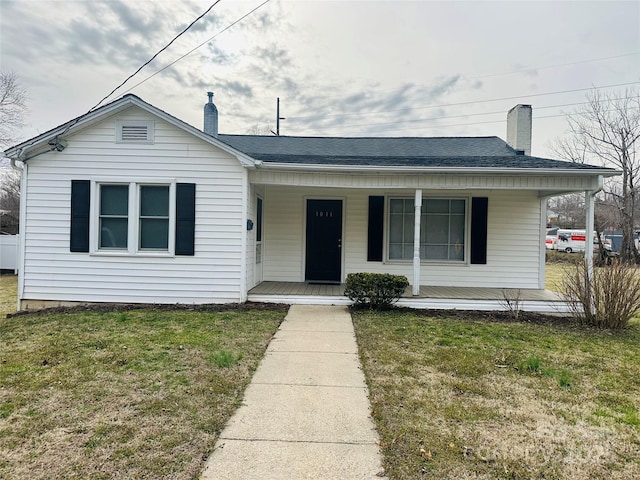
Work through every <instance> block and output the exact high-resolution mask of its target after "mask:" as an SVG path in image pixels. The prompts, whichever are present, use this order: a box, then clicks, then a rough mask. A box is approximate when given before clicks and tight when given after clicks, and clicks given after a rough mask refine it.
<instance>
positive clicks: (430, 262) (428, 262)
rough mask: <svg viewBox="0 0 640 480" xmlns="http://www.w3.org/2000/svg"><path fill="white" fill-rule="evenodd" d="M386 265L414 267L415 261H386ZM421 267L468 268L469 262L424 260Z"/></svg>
mask: <svg viewBox="0 0 640 480" xmlns="http://www.w3.org/2000/svg"><path fill="white" fill-rule="evenodd" d="M383 264H384V265H413V260H386V261H384V262H383ZM420 265H421V266H423V265H428V266H433V265H437V266H443V267H468V266H469V265H470V264H469V262H465V261H462V260H422V261H421V262H420Z"/></svg>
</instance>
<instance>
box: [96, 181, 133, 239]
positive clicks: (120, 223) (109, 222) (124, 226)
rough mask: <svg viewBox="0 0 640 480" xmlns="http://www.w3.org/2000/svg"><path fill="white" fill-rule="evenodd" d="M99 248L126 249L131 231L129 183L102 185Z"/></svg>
mask: <svg viewBox="0 0 640 480" xmlns="http://www.w3.org/2000/svg"><path fill="white" fill-rule="evenodd" d="M98 223H99V227H98V228H99V237H98V248H99V249H104V250H126V249H127V247H128V231H129V185H107V184H105V185H100V213H99V222H98Z"/></svg>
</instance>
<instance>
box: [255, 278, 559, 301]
mask: <svg viewBox="0 0 640 480" xmlns="http://www.w3.org/2000/svg"><path fill="white" fill-rule="evenodd" d="M505 292H506V294H507V295H510V298H513V296H515V295H517V292H518V290H517V289H512V288H506V289H502V288H480V287H432V286H421V287H420V294H419V295H418V296H417V297H415V296H414V295H412V290H411V287H408V288H407V289H406V290H405V293H404V298H455V299H464V300H504V296H505ZM249 295H305V296H342V295H344V283H341V284H336V285H327V284H316V283H309V282H262V283H260V284H258V285H256V286H255V287H253V288H252V289H251V290H249ZM520 299H521V300H522V301H531V300H536V301H551V302H553V301H561V300H562V298H561V297H560V295H558V294H557V293H555V292H551V291H549V290H537V289H520Z"/></svg>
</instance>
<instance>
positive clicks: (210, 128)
mask: <svg viewBox="0 0 640 480" xmlns="http://www.w3.org/2000/svg"><path fill="white" fill-rule="evenodd" d="M207 95H209V103H205V105H204V133H208V134H209V135H213V136H214V137H217V136H218V109H217V108H216V106H215V105H214V104H213V92H207Z"/></svg>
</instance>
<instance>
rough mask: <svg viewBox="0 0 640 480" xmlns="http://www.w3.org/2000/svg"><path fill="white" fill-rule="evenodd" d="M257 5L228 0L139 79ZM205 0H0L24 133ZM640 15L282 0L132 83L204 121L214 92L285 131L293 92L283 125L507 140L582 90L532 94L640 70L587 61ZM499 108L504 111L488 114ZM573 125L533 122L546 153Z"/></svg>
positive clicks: (634, 64)
mask: <svg viewBox="0 0 640 480" xmlns="http://www.w3.org/2000/svg"><path fill="white" fill-rule="evenodd" d="M260 3H261V2H260V0H254V1H242V2H221V3H220V4H219V5H218V6H216V7H215V8H214V9H213V10H212V11H211V12H210V13H209V14H208V15H207V16H206V17H205V18H203V19H202V20H201V21H200V22H198V23H197V24H196V25H195V26H194V27H193V28H192V29H191V30H190V31H189V32H187V33H186V34H185V35H183V36H182V37H181V38H180V39H178V41H176V42H175V44H174V45H172V46H171V47H170V48H169V49H168V50H167V51H166V52H164V53H163V54H162V55H161V56H160V57H159V58H158V59H156V61H154V62H153V63H152V64H151V65H149V66H148V67H146V68H145V69H144V70H143V71H142V72H141V74H140V75H139V76H137V77H136V78H135V79H134V80H133V81H131V82H130V83H129V84H127V87H128V88H130V87H131V86H133V85H136V84H137V83H138V82H140V81H141V80H143V79H145V78H147V77H149V76H150V75H151V74H153V73H154V72H156V71H158V70H159V69H160V68H162V67H164V66H166V65H168V64H169V63H171V62H173V61H174V60H176V59H177V58H178V57H180V56H181V55H183V54H184V53H186V52H188V51H189V50H191V49H193V48H194V47H196V46H197V45H199V44H201V43H203V42H205V41H206V40H208V39H209V38H211V37H212V36H214V35H215V34H216V33H217V32H219V31H220V30H222V29H223V28H224V27H225V26H227V25H229V24H230V23H231V22H233V21H234V20H236V19H238V18H239V17H240V16H242V15H243V14H245V13H246V12H248V11H249V10H251V9H252V8H254V7H256V6H257V5H259V4H260ZM208 5H209V3H208V2H204V1H193V0H192V1H189V2H169V1H154V2H151V1H142V2H124V1H119V2H114V1H111V0H109V1H106V0H104V1H100V0H92V1H88V0H86V1H65V0H60V1H52V0H50V1H46V0H45V1H29V0H26V1H20V2H14V1H8V0H0V9H1V11H0V28H1V29H2V36H1V37H0V42H1V44H0V48H1V51H2V69H3V70H11V71H14V72H15V73H16V74H17V75H18V76H19V77H20V79H21V80H22V82H23V84H24V86H25V87H26V89H27V90H28V92H29V96H30V105H29V106H30V112H31V116H30V121H29V123H30V125H29V126H28V128H26V129H25V130H24V132H23V133H24V136H25V137H29V136H33V135H36V134H38V133H41V132H43V131H45V130H48V129H49V128H52V127H53V126H56V125H58V124H61V123H63V122H65V121H67V120H69V119H70V118H73V117H75V116H77V115H79V114H82V113H84V112H86V111H87V110H88V109H89V108H90V107H92V106H93V105H94V104H95V103H96V102H97V101H98V100H99V99H101V98H102V97H103V96H104V95H106V94H107V93H108V92H109V91H110V90H111V89H112V88H114V87H115V86H116V85H117V84H118V83H120V82H121V81H122V80H124V78H126V77H127V76H128V75H129V74H130V73H132V72H133V71H134V70H135V69H136V68H137V67H138V66H140V65H141V64H142V63H143V62H144V61H146V60H147V59H148V58H150V57H151V55H152V54H153V53H155V52H156V51H157V50H158V49H159V48H161V47H162V46H164V45H165V44H166V43H167V42H168V41H169V40H170V39H171V38H172V37H173V36H174V35H176V34H177V33H178V32H179V31H181V30H182V29H183V28H184V27H185V26H186V25H188V23H190V22H191V21H192V20H193V19H194V18H196V17H197V16H198V15H199V14H200V13H202V12H203V11H204V10H205V9H206V8H207V7H208ZM639 18H640V4H638V3H637V2H624V1H607V2H533V1H530V2H526V1H525V2H431V1H413V2H398V1H394V2H381V1H371V2H369V1H350V2H341V1H317V2H308V1H296V2H289V1H278V0H272V1H271V2H269V3H268V4H267V5H265V6H264V7H261V8H260V9H259V10H258V11H256V12H255V13H253V14H252V15H250V16H249V17H247V18H246V19H245V20H243V21H242V22H240V23H239V24H238V25H236V26H235V27H233V28H231V29H229V30H228V31H226V32H224V33H222V34H220V35H219V36H218V37H216V39H215V40H214V41H212V42H210V43H208V44H206V45H205V46H203V47H202V48H199V49H197V50H196V51H194V52H193V53H192V54H190V55H188V56H187V57H185V58H184V59H182V60H180V61H179V62H177V63H176V64H175V65H174V66H172V67H170V68H168V69H166V70H164V71H162V72H161V73H159V74H157V75H155V76H153V77H152V78H150V79H149V80H147V81H145V82H144V83H142V84H141V85H139V86H137V87H136V88H134V89H133V93H135V94H137V95H139V96H141V97H142V98H143V99H145V100H146V101H148V102H150V103H152V104H154V105H156V106H158V107H159V108H162V109H164V110H166V111H168V112H169V113H171V114H173V115H175V116H177V117H179V118H181V119H183V120H185V121H187V122H189V123H191V124H193V125H195V126H198V127H200V126H201V124H202V118H201V113H202V106H203V104H204V103H205V102H206V100H207V97H206V91H208V90H213V91H214V92H215V93H216V96H215V101H216V104H217V105H218V109H219V111H220V126H221V131H223V132H228V133H244V132H246V131H247V129H249V128H250V127H252V126H254V125H256V124H258V125H265V124H270V125H272V126H273V124H274V123H275V103H276V102H275V100H276V97H280V98H281V110H282V112H281V113H282V115H283V116H286V117H287V120H285V121H284V122H282V124H281V133H283V134H289V135H296V134H297V135H372V134H385V135H394V136H408V135H427V136H428V135H434V136H448V135H451V136H461V135H498V136H502V137H504V130H505V125H504V123H503V122H504V119H505V118H506V112H507V110H508V109H509V108H510V107H512V106H513V105H515V104H516V103H531V104H533V107H534V117H535V116H536V115H537V111H536V108H537V107H542V106H550V105H560V104H564V103H572V102H579V101H582V100H583V99H584V92H576V93H573V94H570V93H566V94H562V95H549V96H543V97H526V95H528V94H529V95H530V94H538V93H545V92H557V91H563V90H572V89H579V88H585V87H589V86H591V85H595V86H601V85H610V84H616V83H625V82H633V81H640V55H635V56H624V57H618V58H609V59H608V60H601V61H594V62H585V63H576V62H579V61H582V60H590V59H597V58H603V57H615V56H619V55H622V54H627V53H632V52H637V51H638V50H640V49H639V48H638V47H640V42H639V39H640V21H639V20H638V19H639ZM554 65H555V67H553V68H551V66H554ZM559 65H563V66H559ZM510 72H515V73H510ZM125 91H126V88H125V89H123V90H121V91H119V92H118V94H117V95H116V97H117V96H120V95H121V94H123V93H124V92H125ZM512 96H517V97H518V99H509V100H504V101H494V102H482V103H474V102H479V101H481V100H492V99H498V98H504V97H512ZM116 97H114V98H116ZM451 104H463V105H457V106H451ZM440 105H450V106H440ZM560 110H562V108H556V109H544V110H541V111H540V115H539V116H548V115H552V114H558V113H560ZM565 110H566V109H565ZM489 112H504V113H503V114H492V115H483V116H480V115H477V114H480V113H489ZM442 117H450V118H445V119H442ZM434 119H436V120H434ZM493 121H498V122H499V123H482V122H493ZM563 129H564V121H563V120H562V119H561V118H549V119H540V120H537V121H536V120H534V148H533V151H534V153H536V154H538V155H545V154H546V155H550V153H549V152H547V151H546V150H545V147H544V145H545V144H546V142H547V141H548V140H549V139H550V138H552V137H553V136H556V135H557V134H559V133H561V132H562V130H563Z"/></svg>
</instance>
